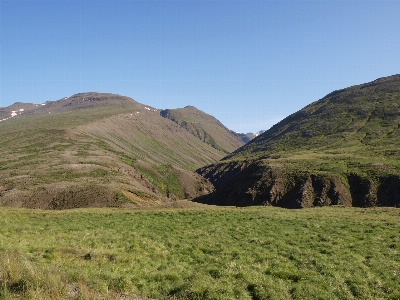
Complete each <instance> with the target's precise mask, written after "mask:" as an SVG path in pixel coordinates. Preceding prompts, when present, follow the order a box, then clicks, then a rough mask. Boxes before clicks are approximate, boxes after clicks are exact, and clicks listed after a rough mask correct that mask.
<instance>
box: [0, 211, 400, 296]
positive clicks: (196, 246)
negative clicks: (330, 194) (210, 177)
mask: <svg viewBox="0 0 400 300" xmlns="http://www.w3.org/2000/svg"><path fill="white" fill-rule="evenodd" d="M149 298H150V299H235V298H236V299H400V210H399V209H389V208H368V209H356V208H344V207H324V208H314V209H304V210H285V209H280V208H273V207H253V208H210V209H196V208H190V209H188V208H187V209H174V210H173V209H169V210H166V209H165V210H143V211H134V210H122V209H119V210H116V209H115V210H113V209H85V210H84V209H78V210H68V211H40V210H24V209H11V208H1V210H0V299H149Z"/></svg>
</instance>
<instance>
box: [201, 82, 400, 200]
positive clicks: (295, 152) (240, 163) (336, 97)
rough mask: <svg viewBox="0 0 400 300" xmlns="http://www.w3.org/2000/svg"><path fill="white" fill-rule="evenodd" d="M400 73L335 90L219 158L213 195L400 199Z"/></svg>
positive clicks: (210, 174) (212, 175)
mask: <svg viewBox="0 0 400 300" xmlns="http://www.w3.org/2000/svg"><path fill="white" fill-rule="evenodd" d="M399 149H400V75H395V76H390V77H386V78H381V79H378V80H375V81H373V82H370V83H367V84H362V85H357V86H353V87H350V88H346V89H343V90H339V91H335V92H332V93H330V94H329V95H327V96H326V97H324V98H323V99H321V100H319V101H316V102H314V103H312V104H310V105H308V106H306V107H305V108H303V109H302V110H300V111H298V112H296V113H294V114H292V115H290V116H289V117H287V118H285V119H284V120H282V121H281V122H279V123H278V124H276V125H275V126H273V127H272V128H271V129H269V130H268V131H266V132H265V133H264V134H262V135H260V136H258V137H257V138H255V139H254V140H252V141H251V142H250V143H248V144H247V145H245V146H243V147H241V148H239V149H238V150H236V151H234V152H233V153H232V154H230V155H228V156H226V157H225V158H224V159H223V160H222V161H220V162H219V163H217V164H214V165H210V166H207V167H204V168H201V169H200V170H198V172H199V173H200V174H202V175H204V176H205V177H206V178H208V179H209V180H211V181H212V182H213V183H214V185H215V186H216V188H217V192H216V193H214V194H213V195H212V196H211V197H209V198H208V199H205V200H204V201H205V202H209V203H218V204H225V205H226V204H235V205H259V204H264V205H277V206H283V207H311V206H316V205H317V206H318V205H331V204H343V205H353V206H376V205H384V206H396V205H397V206H399V205H400V177H399V175H400V152H399Z"/></svg>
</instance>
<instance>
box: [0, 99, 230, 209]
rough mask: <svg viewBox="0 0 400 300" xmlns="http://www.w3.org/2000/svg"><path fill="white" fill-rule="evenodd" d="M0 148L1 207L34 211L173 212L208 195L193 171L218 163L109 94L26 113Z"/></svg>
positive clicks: (155, 114) (6, 124)
mask: <svg viewBox="0 0 400 300" xmlns="http://www.w3.org/2000/svg"><path fill="white" fill-rule="evenodd" d="M21 105H22V104H18V105H14V106H16V107H15V108H14V107H13V109H17V108H18V107H19V106H21ZM7 110H10V108H4V109H3V112H4V111H7ZM0 140H1V141H2V142H1V143H0V153H1V156H0V205H7V206H23V207H33V208H73V207H87V206H112V207H114V206H115V207H121V206H122V207H125V206H155V205H156V206H159V205H174V203H175V202H174V201H176V199H183V198H191V197H195V196H199V195H202V194H204V193H208V192H209V191H210V190H212V189H213V187H212V185H211V184H210V183H209V182H208V181H207V180H205V179H204V178H202V177H201V176H199V175H198V174H196V173H194V172H193V171H194V170H195V169H196V168H199V167H200V166H202V165H205V164H210V163H212V162H215V161H217V160H218V159H221V158H222V157H223V155H224V153H223V152H222V151H219V150H217V149H215V148H213V147H211V146H210V145H208V144H206V143H204V142H203V141H201V140H199V139H198V138H196V137H194V136H193V135H192V134H190V133H189V132H188V131H187V130H186V129H185V128H183V127H181V126H179V125H178V124H176V123H174V122H172V121H170V120H168V119H166V118H163V117H161V116H160V112H159V110H157V109H154V108H150V107H148V106H146V105H143V104H140V103H138V102H136V101H134V100H133V99H130V98H128V97H123V96H119V95H113V94H98V93H82V94H77V95H74V96H72V97H66V98H63V99H61V100H59V101H54V102H47V103H45V105H39V106H35V107H32V106H31V109H30V110H25V111H23V113H22V114H21V115H18V116H15V117H13V118H10V119H8V120H6V121H3V122H1V123H0Z"/></svg>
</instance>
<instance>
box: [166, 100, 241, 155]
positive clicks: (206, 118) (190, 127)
mask: <svg viewBox="0 0 400 300" xmlns="http://www.w3.org/2000/svg"><path fill="white" fill-rule="evenodd" d="M160 115H161V116H162V117H164V118H167V119H170V120H172V121H174V122H175V123H177V124H178V125H180V126H182V127H183V128H185V129H186V130H187V131H189V132H190V133H191V134H193V135H194V136H195V137H197V138H199V139H200V140H201V141H203V142H205V143H207V144H209V145H211V146H212V147H213V148H215V149H218V150H220V151H223V152H225V153H230V152H232V151H234V150H236V149H237V148H239V147H241V146H243V145H244V142H243V141H242V139H241V138H240V137H239V136H238V135H237V134H235V133H234V132H232V131H231V130H229V129H228V128H226V127H225V126H224V125H223V124H222V123H221V122H220V121H218V120H217V119H216V118H214V117H213V116H210V115H208V114H206V113H204V112H203V111H201V110H199V109H197V108H196V107H193V106H186V107H184V108H178V109H165V110H162V111H161V112H160Z"/></svg>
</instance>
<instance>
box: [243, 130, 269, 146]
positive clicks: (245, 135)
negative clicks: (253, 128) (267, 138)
mask: <svg viewBox="0 0 400 300" xmlns="http://www.w3.org/2000/svg"><path fill="white" fill-rule="evenodd" d="M263 132H265V130H260V131H258V132H256V133H253V132H248V133H236V135H238V136H239V137H240V139H241V140H242V141H243V143H245V144H247V143H248V142H250V141H251V140H252V139H254V138H256V137H258V136H259V135H260V134H262V133H263Z"/></svg>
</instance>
